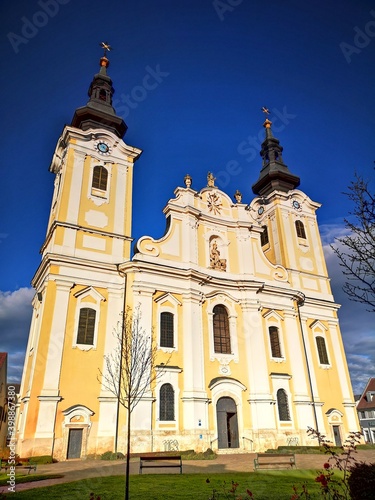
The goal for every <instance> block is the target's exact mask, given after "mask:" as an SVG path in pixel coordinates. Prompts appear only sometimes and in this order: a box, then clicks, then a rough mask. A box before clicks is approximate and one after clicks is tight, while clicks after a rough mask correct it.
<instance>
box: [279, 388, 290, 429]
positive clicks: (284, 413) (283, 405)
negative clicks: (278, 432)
mask: <svg viewBox="0 0 375 500" xmlns="http://www.w3.org/2000/svg"><path fill="white" fill-rule="evenodd" d="M277 408H278V410H279V419H280V420H284V421H285V420H290V415H289V405H288V396H287V395H286V392H285V391H284V389H279V390H278V391H277Z"/></svg>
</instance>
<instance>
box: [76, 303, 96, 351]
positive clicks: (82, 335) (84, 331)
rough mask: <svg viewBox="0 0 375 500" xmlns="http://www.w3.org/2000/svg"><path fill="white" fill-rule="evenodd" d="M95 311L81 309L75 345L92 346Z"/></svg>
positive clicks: (87, 308)
mask: <svg viewBox="0 0 375 500" xmlns="http://www.w3.org/2000/svg"><path fill="white" fill-rule="evenodd" d="M95 318H96V311H95V309H91V308H90V307H83V308H82V309H81V310H80V311H79V321H78V331H77V344H86V345H94V333H95Z"/></svg>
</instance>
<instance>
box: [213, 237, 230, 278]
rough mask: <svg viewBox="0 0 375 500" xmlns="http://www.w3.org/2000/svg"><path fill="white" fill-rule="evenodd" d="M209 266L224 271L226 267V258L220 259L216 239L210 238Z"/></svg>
mask: <svg viewBox="0 0 375 500" xmlns="http://www.w3.org/2000/svg"><path fill="white" fill-rule="evenodd" d="M210 267H211V269H219V270H220V271H225V270H226V269H227V260H226V259H220V250H219V249H218V247H217V241H216V240H212V241H211V244H210Z"/></svg>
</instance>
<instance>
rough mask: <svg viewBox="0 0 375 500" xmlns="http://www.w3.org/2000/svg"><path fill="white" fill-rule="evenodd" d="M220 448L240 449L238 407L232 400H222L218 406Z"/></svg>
mask: <svg viewBox="0 0 375 500" xmlns="http://www.w3.org/2000/svg"><path fill="white" fill-rule="evenodd" d="M216 416H217V433H218V447H219V449H220V448H238V447H239V440H238V421H237V407H236V403H235V402H234V401H233V399H232V398H228V397H223V398H220V399H219V401H218V402H217V405H216Z"/></svg>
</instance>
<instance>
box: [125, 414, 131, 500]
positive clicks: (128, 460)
mask: <svg viewBox="0 0 375 500" xmlns="http://www.w3.org/2000/svg"><path fill="white" fill-rule="evenodd" d="M127 409H128V436H127V446H126V475H125V500H129V476H130V473H129V471H130V417H131V412H130V405H129V406H128V408H127Z"/></svg>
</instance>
